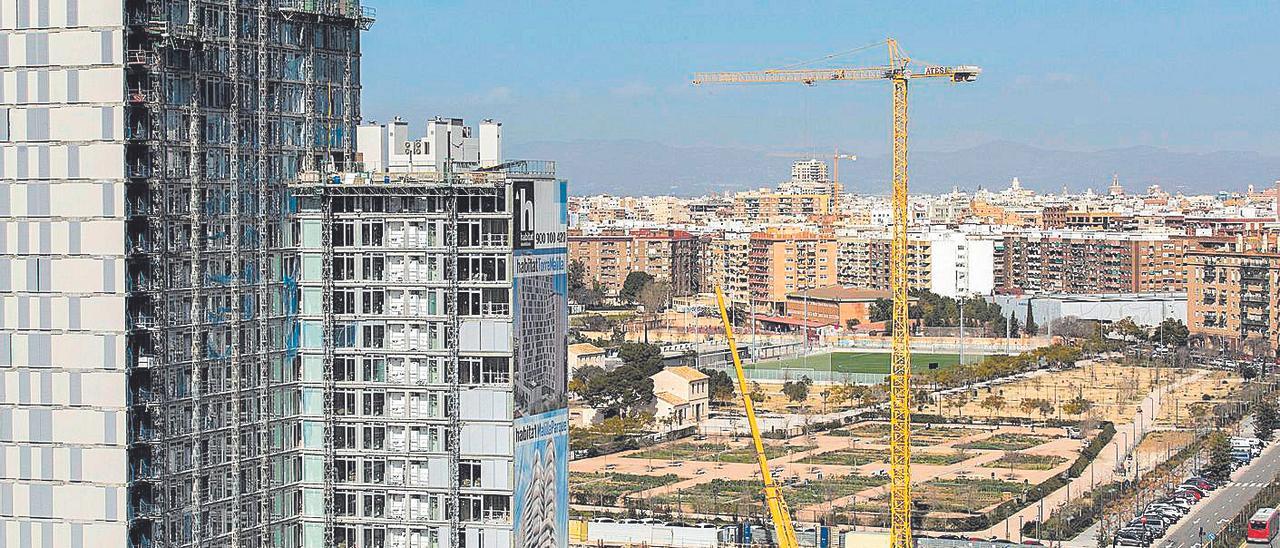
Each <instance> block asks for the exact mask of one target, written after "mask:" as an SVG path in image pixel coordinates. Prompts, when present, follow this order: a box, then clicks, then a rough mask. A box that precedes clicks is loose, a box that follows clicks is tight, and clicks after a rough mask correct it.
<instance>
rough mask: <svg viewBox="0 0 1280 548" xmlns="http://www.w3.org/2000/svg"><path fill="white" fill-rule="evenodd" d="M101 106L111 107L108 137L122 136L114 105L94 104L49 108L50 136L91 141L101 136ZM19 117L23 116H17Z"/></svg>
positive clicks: (67, 139)
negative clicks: (99, 105) (98, 105)
mask: <svg viewBox="0 0 1280 548" xmlns="http://www.w3.org/2000/svg"><path fill="white" fill-rule="evenodd" d="M103 108H112V113H111V116H112V120H113V123H112V124H111V127H109V128H107V129H108V130H109V133H107V135H110V137H108V138H110V139H120V138H123V137H124V135H123V132H122V131H121V130H122V128H121V127H120V123H119V121H118V120H115V118H118V117H119V116H120V115H119V114H118V113H117V111H118V110H119V109H117V108H115V107H96V106H61V107H52V108H50V109H49V131H50V136H51V137H52V138H53V139H54V140H57V141H91V140H94V139H102V138H103V135H104V134H103V129H104V128H103V123H102V119H103V114H102V109H103ZM19 118H23V117H22V116H19Z"/></svg>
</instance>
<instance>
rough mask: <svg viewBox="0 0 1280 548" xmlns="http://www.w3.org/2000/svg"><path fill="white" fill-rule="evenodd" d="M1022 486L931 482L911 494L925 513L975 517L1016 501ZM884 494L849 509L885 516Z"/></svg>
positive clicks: (972, 481)
mask: <svg viewBox="0 0 1280 548" xmlns="http://www.w3.org/2000/svg"><path fill="white" fill-rule="evenodd" d="M1027 488H1028V487H1027V485H1026V484H1024V483H1022V482H1015V481H1004V480H993V479H978V478H948V479H935V480H930V481H928V482H925V483H924V484H921V485H917V486H915V487H913V488H912V490H911V498H912V501H914V502H915V504H916V505H917V506H918V507H919V508H922V509H925V510H926V511H927V512H928V513H965V514H967V513H979V512H983V511H985V510H988V509H990V508H992V507H994V506H995V505H997V504H1000V503H1002V502H1004V501H1006V500H1009V499H1012V498H1016V497H1017V496H1018V495H1021V494H1022V493H1023V492H1025V491H1026V490H1027ZM887 504H888V494H885V495H880V496H877V497H875V498H872V499H871V500H869V501H864V502H859V503H856V504H854V505H852V507H851V509H853V510H856V511H859V512H873V513H874V512H885V511H886V510H885V509H886V508H887V506H886V505H887Z"/></svg>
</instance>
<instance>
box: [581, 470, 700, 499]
mask: <svg viewBox="0 0 1280 548" xmlns="http://www.w3.org/2000/svg"><path fill="white" fill-rule="evenodd" d="M679 480H680V478H679V477H678V476H676V475H675V474H662V475H644V474H622V473H616V472H573V473H571V474H569V493H570V494H571V497H572V498H573V500H574V502H580V503H583V504H598V505H605V506H609V505H613V504H616V503H617V502H618V501H619V498H620V497H622V496H623V495H626V494H629V493H636V492H639V491H644V490H647V489H652V488H654V487H661V486H663V485H667V484H671V483H675V482H677V481H679Z"/></svg>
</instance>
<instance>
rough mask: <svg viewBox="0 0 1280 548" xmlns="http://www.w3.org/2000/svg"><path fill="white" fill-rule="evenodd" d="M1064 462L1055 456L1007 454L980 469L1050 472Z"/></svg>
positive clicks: (1064, 460) (1065, 460) (986, 463)
mask: <svg viewBox="0 0 1280 548" xmlns="http://www.w3.org/2000/svg"><path fill="white" fill-rule="evenodd" d="M1064 462H1067V459H1065V458H1063V457H1059V456H1057V455H1037V454H1035V453H1019V452H1008V453H1005V454H1004V455H1001V456H1000V458H999V459H996V460H993V461H990V462H985V463H983V464H982V467H983V468H1005V469H1009V470H1052V469H1053V468H1055V467H1057V466H1058V465H1060V464H1062V463H1064Z"/></svg>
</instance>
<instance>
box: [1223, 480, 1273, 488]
mask: <svg viewBox="0 0 1280 548" xmlns="http://www.w3.org/2000/svg"><path fill="white" fill-rule="evenodd" d="M1226 486H1227V487H1266V486H1267V482H1265V481H1228V482H1227V484H1226Z"/></svg>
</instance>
